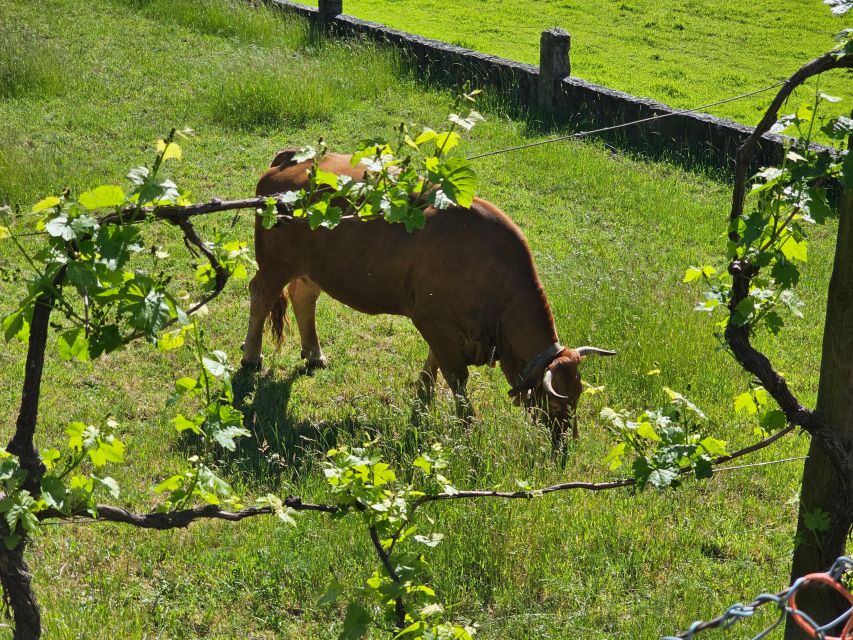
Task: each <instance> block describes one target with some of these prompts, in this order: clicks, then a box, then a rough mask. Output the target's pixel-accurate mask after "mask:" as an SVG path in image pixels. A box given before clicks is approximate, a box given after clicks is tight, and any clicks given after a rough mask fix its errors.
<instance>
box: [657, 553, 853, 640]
mask: <svg viewBox="0 0 853 640" xmlns="http://www.w3.org/2000/svg"><path fill="white" fill-rule="evenodd" d="M850 571H853V558H850V557H849V556H841V557H840V558H838V559H837V560H836V561H835V562H834V563H833V565H832V567H830V569H829V570H827V571H826V572H823V573H810V574H808V575H805V576H802V577H800V578H797V579H796V580H795V581H794V583H793V584H792V585H791V586H790V587H788V588H787V589H784V590H782V591H779V592H778V593H762V594H761V595H759V596H756V598H755V599H754V600H753V601H752V602H750V603H749V604H742V603H740V602H738V603H736V604H733V605H732V606H730V607H729V608H728V609H726V611H725V613H723V614H722V615H720V616H718V617H716V618H714V619H713V620H707V621H702V620H697V621H696V622H694V623H693V624H692V625H690V628H689V629H687V630H686V631H683V632H681V633H679V634H678V635H675V636H664V637H663V638H662V639H661V640H693V638H694V637H695V636H696V634H697V633H699V632H700V631H705V630H706V629H728V628H729V627H731V626H732V625H734V624H736V623H738V622H740V621H742V620H745V619H746V618H751V617H753V616H754V615H755V613H756V612H757V611H758V610H759V609H760V608H761V607H764V606H766V605H774V606H775V607H776V608H777V609H778V611H779V616H778V618H777V619H776V621H775V622H773V624H771V625H770V626H769V627H767V628H766V629H763V630H762V631H760V632H759V633H758V634H757V635H755V636H753V637H752V640H762V638H766V637H767V636H768V635H769V634H770V633H772V632H773V630H775V629H776V628H777V627H779V626H780V625H781V624H782V622H784V621H785V619H786V618H787V617H789V616H790V617H791V619H792V620H794V622H795V623H796V624H797V625H798V626H799V627H800V628H801V629H803V630H804V631H805V632H806V633H807V634H808V635H809V636H810V637H812V638H819V639H820V640H851V639H853V594H851V593H850V590H849V589H848V588H847V587H846V586H845V585H844V584H843V583H842V581H841V578H842V577H843V576H844V574H845V573H847V572H850ZM815 584H822V585H825V586H827V587H829V588H831V589H833V590H834V591H835V592H836V593H838V594H840V595H841V596H842V597H843V598H844V599H845V600H847V602H849V603H850V607H849V608H848V609H847V610H846V611H845V612H844V613H842V614H841V615H840V616H838V617H837V618H835V619H834V620H831V621H829V622H827V623H824V624H820V623H818V622H817V621H815V620H814V619H813V618H812V617H811V616H809V615H808V614H807V613H806V612H805V611H802V610H801V609H799V608H798V607H797V594H798V593H799V592H800V591H801V590H802V589H803V588H804V587H806V586H807V585H815ZM842 623H844V627H843V628H842V630H841V635H840V636H830V635H827V634H828V632H830V631H831V630H832V629H834V628H835V627H837V626H838V625H840V624H842Z"/></svg>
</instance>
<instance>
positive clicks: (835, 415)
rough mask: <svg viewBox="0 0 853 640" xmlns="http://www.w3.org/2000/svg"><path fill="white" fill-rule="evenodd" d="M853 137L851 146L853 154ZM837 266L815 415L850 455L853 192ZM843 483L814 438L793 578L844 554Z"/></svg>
mask: <svg viewBox="0 0 853 640" xmlns="http://www.w3.org/2000/svg"><path fill="white" fill-rule="evenodd" d="M851 145H853V137H851V138H850V141H849V143H848V148H849V149H851V151H850V153H853V146H851ZM839 211H840V213H839V221H838V240H837V241H836V245H835V262H834V264H833V268H832V276H831V278H830V280H829V293H828V294H827V301H826V324H825V326H824V333H823V353H822V356H821V365H820V383H819V386H818V392H817V407H816V411H817V412H818V413H820V414H822V416H823V417H824V418H825V419H826V421H827V422H828V423H829V424H831V425H832V427H833V430H834V431H835V433H836V435H837V436H838V437H839V438H840V439H841V441H842V443H843V444H844V447H845V448H846V449H847V451H853V189H851V188H848V189H846V190H845V191H844V193H843V195H842V197H841V205H840V207H839ZM840 490H841V483H840V482H839V479H838V471H837V470H836V469H835V467H834V466H833V464H832V462H831V460H830V458H829V456H828V455H827V454H826V452H825V451H824V449H823V447H821V445H820V444H819V443H818V442H817V440H816V439H815V438H812V441H811V445H810V446H809V456H808V458H807V459H806V463H805V467H804V468H803V484H802V489H801V492H800V513H799V521H798V523H797V541H798V543H799V544H798V545H797V547H796V549H794V558H793V561H792V564H791V580H792V581H793V580H795V579H796V578H799V577H800V576H802V575H805V574H807V573H813V572H816V571H825V570H826V569H828V568H829V566H830V565H831V564H832V563H833V562H834V561H835V559H836V558H837V557H838V556H841V555H844V552H845V550H844V548H845V544H846V542H847V536H848V534H849V532H850V526H851V524H853V523H851V520H850V518H851V514H849V513H839V508H838V507H839V505H841V504H844V503H845V500H844V499H843V496H841V495H839V492H840ZM818 511H822V512H824V513H826V514H828V515H829V516H831V518H830V523H829V524H828V527H827V528H826V529H824V530H814V529H813V528H811V529H810V528H809V526H808V524H807V523H808V522H809V520H810V518H809V516H814V515H815V514H816V513H817V512H818ZM797 606H799V607H802V609H803V611H805V612H807V613H808V614H809V615H810V616H811V617H812V618H813V619H814V620H817V621H818V623H820V624H824V623H826V622H829V621H830V620H833V619H835V618H836V617H837V616H839V615H841V614H842V613H843V612H844V611H846V610H847V609H848V608H849V605H848V604H847V603H846V602H845V601H843V600H842V599H841V598H838V597H836V596H834V595H833V594H832V593H830V592H829V590H828V589H821V588H810V589H807V590H804V591H803V594H802V595H798V596H797ZM808 637H809V636H807V635H806V634H805V633H804V632H803V631H802V630H801V629H800V628H799V627H797V626H796V625H795V624H793V623H792V622H791V621H790V620H789V621H788V625H787V628H786V630H785V638H786V640H800V639H804V638H808Z"/></svg>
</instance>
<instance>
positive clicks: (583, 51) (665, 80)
mask: <svg viewBox="0 0 853 640" xmlns="http://www.w3.org/2000/svg"><path fill="white" fill-rule="evenodd" d="M305 4H311V5H313V6H316V5H317V2H316V0H313V1H312V2H306V3H305ZM344 12H345V13H348V14H350V15H354V16H356V17H359V18H364V19H366V20H374V21H376V22H380V23H382V24H387V25H389V26H391V27H395V28H397V29H403V30H404V31H409V32H411V33H416V34H419V35H423V36H427V37H430V38H435V39H437V40H443V41H445V42H450V43H452V44H457V45H460V46H463V47H467V48H469V49H474V50H476V51H483V52H485V53H491V54H494V55H499V56H502V57H505V58H509V59H511V60H520V61H522V62H529V63H532V64H538V63H539V35H540V33H541V32H542V31H543V30H544V29H550V28H551V27H555V26H556V27H562V28H563V29H566V30H567V31H569V32H570V33H571V34H572V47H571V49H572V51H571V60H572V75H574V76H577V77H579V78H583V79H584V80H588V81H590V82H595V83H597V84H601V85H604V86H606V87H610V88H613V89H620V90H622V91H627V92H628V93H631V94H633V95H636V96H643V97H647V98H654V99H655V100H659V101H660V102H663V103H665V104H668V105H670V106H673V107H679V108H686V109H689V108H693V107H697V106H700V105H705V104H711V103H714V102H717V101H718V100H722V99H725V98H729V97H731V96H735V95H739V94H742V93H747V92H749V91H752V90H755V89H760V88H762V87H765V86H767V85H770V84H772V83H773V82H775V81H777V80H784V79H785V78H787V77H788V76H789V75H790V74H791V73H793V72H794V71H796V69H797V68H798V67H800V66H801V65H803V64H805V63H806V62H808V61H809V60H811V59H812V58H815V57H817V56H819V55H821V54H822V53H824V52H826V51H827V50H829V49H830V48H832V46H833V44H834V42H833V39H832V38H833V36H834V35H835V34H836V33H838V32H839V31H841V30H842V29H843V28H845V27H849V26H850V18H849V17H845V18H837V17H833V16H832V14H831V13H830V11H829V8H828V7H826V6H825V5H824V4H822V3H821V0H806V1H805V2H798V1H797V0H782V1H778V2H774V1H771V0H759V1H757V2H733V1H732V0H675V1H671V2H655V1H654V0H625V1H622V2H595V1H594V0H577V1H575V2H565V0H533V1H530V0H503V1H502V2H500V3H494V2H487V1H486V0H470V1H466V2H444V1H442V0H394V1H393V2H386V1H385V0H345V2H344ZM819 82H820V87H821V89H822V90H824V91H826V92H827V93H830V94H835V95H838V96H842V95H844V96H849V95H850V87H849V83H848V82H846V81H845V80H844V77H843V75H842V74H841V73H837V74H833V75H831V76H830V77H825V78H821V79H820V80H819ZM813 92H814V85H813V84H812V85H810V87H809V88H808V89H807V88H803V89H802V90H801V91H800V92H799V95H800V96H808V95H809V93H811V94H812V95H813ZM771 97H772V94H763V95H758V96H755V97H752V98H747V99H745V100H742V101H737V102H733V103H728V104H724V105H720V106H717V107H714V108H710V109H708V110H707V111H708V112H710V113H713V114H714V115H717V116H720V117H723V118H729V119H732V120H736V121H738V122H742V123H744V124H749V125H755V124H757V123H758V121H759V120H760V119H761V116H762V114H763V112H764V109H765V107H766V105H767V103H768V102H769V100H770V98H771ZM838 113H845V112H844V111H843V110H842V111H838Z"/></svg>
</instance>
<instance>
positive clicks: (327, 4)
mask: <svg viewBox="0 0 853 640" xmlns="http://www.w3.org/2000/svg"><path fill="white" fill-rule="evenodd" d="M317 8H318V9H319V11H320V15H321V16H322V17H323V18H334V17H335V16H338V15H340V14H342V13H343V12H344V1H343V0H318V3H317Z"/></svg>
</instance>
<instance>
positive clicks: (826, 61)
mask: <svg viewBox="0 0 853 640" xmlns="http://www.w3.org/2000/svg"><path fill="white" fill-rule="evenodd" d="M852 67H853V55H851V54H847V55H844V56H841V57H838V56H837V55H836V54H833V53H827V54H825V55H823V56H821V57H819V58H816V59H815V60H812V61H811V62H809V63H807V64H805V65H804V66H802V67H801V68H800V69H798V70H797V71H796V72H795V73H794V74H793V75H792V76H791V77H790V78H788V80H787V81H786V82H785V84H784V85H783V87H782V88H781V89H780V90H779V92H778V94H777V95H776V97H775V98H774V99H773V101H772V102H771V104H770V106H769V107H768V109H767V112H766V113H765V114H764V117H763V118H762V119H761V122H759V124H758V126H757V127H756V128H755V130H754V131H753V132H752V134H751V135H750V136H749V138H747V140H746V141H745V142H744V144H743V145H742V146H741V147H740V148H739V149H738V151H737V156H736V166H735V181H734V188H733V192H732V206H731V212H730V214H729V222H730V223H735V222H736V221H737V220H738V219H739V218H740V217H741V216H742V215H743V209H744V201H745V195H746V176H747V172H748V170H749V163H750V159H751V157H752V152H753V149H754V147H755V144H756V142H757V140H758V139H759V138H760V136H761V135H763V134H764V133H766V132H767V131H768V130H769V129H770V128H771V127H772V125H773V124H774V123H775V122H776V120H777V119H778V114H779V109H780V107H781V106H782V104H783V103H784V102H785V100H786V99H787V98H788V96H790V94H791V92H792V91H793V90H794V89H795V88H796V87H798V86H799V85H801V84H802V83H803V82H805V81H806V80H807V79H808V78H810V77H812V76H814V75H817V74H820V73H823V72H824V71H829V70H831V69H837V68H852ZM735 228H736V227H735ZM729 239H730V240H732V241H733V242H736V241H738V240H739V239H740V237H739V235H738V234H737V232H736V231H731V232H730V235H729ZM728 271H729V273H730V274H731V276H732V292H731V298H730V299H729V302H728V308H729V319H728V323H727V325H726V329H725V339H726V342H727V344H728V345H729V347H730V348H731V350H732V353H733V354H734V356H735V359H736V360H737V361H738V362H739V363H740V365H741V366H742V367H743V368H744V369H745V370H746V371H748V372H749V373H751V374H752V375H754V376H755V377H756V378H757V379H758V380H759V381H760V382H761V384H762V385H763V386H764V388H765V389H766V390H767V392H768V393H769V394H770V395H771V396H772V397H773V398H774V400H776V402H777V403H778V404H779V408H780V409H781V410H782V411H783V412H784V414H785V417H786V418H787V420H788V422H789V423H790V424H791V425H792V426H793V425H796V426H800V427H802V428H803V429H805V430H806V431H807V432H808V433H809V434H810V435H811V436H812V437H813V438H815V440H816V441H817V442H818V443H819V444H820V446H821V447H822V448H823V449H824V451H825V452H826V454H827V456H828V457H829V459H830V461H831V463H832V465H833V467H834V468H835V471H836V472H837V475H838V479H839V482H840V483H841V491H840V492H839V494H840V495H841V496H842V497H841V501H842V504H840V505H839V510H838V513H839V514H841V517H840V518H837V519H836V521H835V522H834V524H833V527H834V528H835V529H840V528H845V529H846V528H847V527H849V523H850V522H851V521H853V460H851V456H850V454H849V453H848V451H847V449H846V448H845V446H844V444H843V442H842V441H841V439H840V438H839V437H838V436H837V434H836V433H835V431H834V430H833V428H832V426H831V425H830V424H829V423H828V422H827V421H826V419H825V418H824V417H823V416H822V415H821V414H819V413H817V412H815V411H812V410H810V409H807V408H806V407H805V406H803V405H802V404H801V403H800V401H799V400H798V398H797V397H796V396H795V395H794V394H793V392H792V391H791V389H790V388H789V387H788V384H787V382H786V381H785V379H784V378H783V377H782V376H781V375H780V374H779V373H778V372H777V371H776V370H775V369H774V367H773V365H772V363H771V362H770V360H769V359H768V358H767V356H765V355H764V354H763V353H762V352H760V351H758V350H757V349H756V348H755V347H753V346H752V344H751V342H750V337H749V333H750V328H751V325H750V323H749V322H747V323H744V324H742V325H737V324H735V323H734V321H733V319H734V318H735V311H736V309H737V307H738V305H739V304H740V303H741V302H742V301H743V300H744V299H746V298H747V297H748V296H749V293H750V288H751V285H752V280H753V278H754V277H755V276H756V275H757V274H758V272H759V267H757V266H756V265H755V264H753V263H752V262H751V261H750V260H749V258H741V259H738V258H737V257H735V258H733V259H732V261H731V263H730V264H729V267H728ZM837 533H839V535H840V534H841V532H837ZM843 533H844V534H845V535H846V530H845V531H844V532H843Z"/></svg>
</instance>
